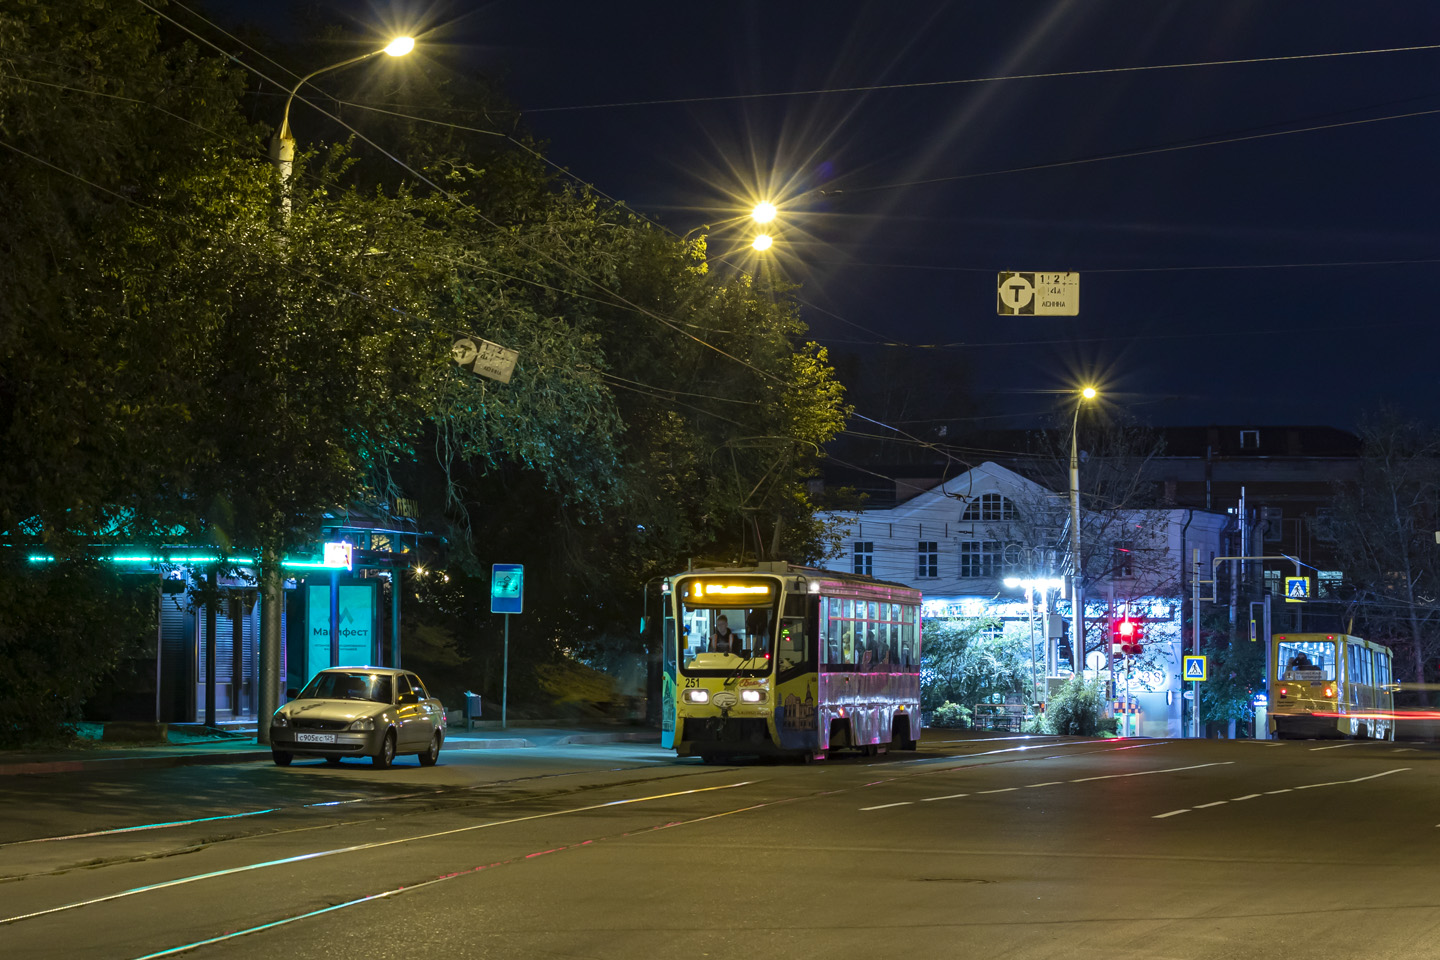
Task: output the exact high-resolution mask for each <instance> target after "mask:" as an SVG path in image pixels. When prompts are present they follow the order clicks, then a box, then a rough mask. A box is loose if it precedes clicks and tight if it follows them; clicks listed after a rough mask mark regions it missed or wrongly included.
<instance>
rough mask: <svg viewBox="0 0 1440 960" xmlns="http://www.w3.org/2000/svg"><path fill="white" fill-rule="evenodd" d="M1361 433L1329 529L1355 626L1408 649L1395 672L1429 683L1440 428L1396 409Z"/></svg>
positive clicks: (1436, 618) (1439, 564)
mask: <svg viewBox="0 0 1440 960" xmlns="http://www.w3.org/2000/svg"><path fill="white" fill-rule="evenodd" d="M1359 433H1360V438H1361V440H1362V442H1363V448H1362V455H1361V461H1360V474H1359V476H1358V478H1357V479H1356V480H1355V481H1354V482H1353V483H1347V484H1340V485H1337V487H1336V490H1335V499H1334V505H1333V507H1332V509H1331V511H1330V513H1329V515H1328V517H1327V518H1326V519H1325V521H1324V533H1325V535H1326V536H1328V537H1331V538H1333V539H1334V541H1335V553H1336V558H1337V560H1338V561H1339V563H1340V565H1341V569H1343V570H1344V571H1345V584H1346V587H1347V588H1348V589H1349V590H1350V597H1349V600H1350V611H1349V612H1350V614H1351V615H1352V616H1353V617H1354V619H1355V622H1357V623H1358V624H1359V625H1360V626H1359V628H1358V629H1357V630H1355V631H1354V632H1358V633H1361V634H1362V635H1363V636H1364V637H1365V638H1366V639H1368V640H1374V641H1377V642H1379V643H1384V644H1387V645H1390V646H1394V647H1396V648H1397V652H1399V651H1403V652H1404V653H1403V654H1402V655H1397V656H1396V658H1395V667H1396V670H1395V672H1396V676H1397V678H1400V679H1405V680H1409V681H1411V682H1415V683H1423V682H1426V681H1427V680H1430V679H1432V678H1433V677H1434V676H1435V670H1434V669H1433V666H1432V668H1431V669H1429V670H1427V665H1433V664H1434V663H1435V662H1436V658H1437V656H1440V603H1437V599H1436V598H1437V597H1440V544H1437V543H1436V540H1435V532H1436V530H1437V529H1440V523H1437V517H1440V433H1437V431H1436V429H1435V428H1434V427H1433V426H1431V425H1429V424H1426V423H1422V422H1420V421H1418V420H1414V419H1412V418H1409V417H1406V416H1404V415H1403V414H1401V413H1400V412H1399V411H1396V410H1393V409H1382V410H1379V411H1377V412H1375V413H1373V414H1371V415H1370V416H1368V417H1367V418H1366V419H1365V420H1364V421H1363V422H1362V423H1361V425H1360V430H1359Z"/></svg>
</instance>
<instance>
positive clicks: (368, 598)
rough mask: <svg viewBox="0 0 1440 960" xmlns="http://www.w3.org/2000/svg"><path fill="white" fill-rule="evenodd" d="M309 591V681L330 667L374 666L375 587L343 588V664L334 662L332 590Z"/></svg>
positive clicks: (311, 586) (354, 586)
mask: <svg viewBox="0 0 1440 960" xmlns="http://www.w3.org/2000/svg"><path fill="white" fill-rule="evenodd" d="M305 592H306V597H305V601H306V617H305V620H306V623H305V626H306V638H305V639H306V644H305V646H306V651H305V652H306V661H305V679H306V680H307V681H308V680H309V679H310V678H311V677H313V676H315V674H316V673H318V672H319V671H321V670H324V669H325V668H326V667H342V666H343V667H350V666H361V665H363V664H368V663H370V661H371V660H372V659H373V657H374V653H373V650H374V644H375V613H376V610H375V588H374V587H373V586H372V585H370V584H341V586H340V662H339V663H331V662H330V588H329V586H317V585H314V584H311V585H309V586H308V588H307V589H306V591H305Z"/></svg>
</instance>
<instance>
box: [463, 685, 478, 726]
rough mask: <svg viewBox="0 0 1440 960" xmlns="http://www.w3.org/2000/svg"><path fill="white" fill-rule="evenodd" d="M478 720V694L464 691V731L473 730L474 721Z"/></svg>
mask: <svg viewBox="0 0 1440 960" xmlns="http://www.w3.org/2000/svg"><path fill="white" fill-rule="evenodd" d="M479 719H480V694H478V693H471V692H470V691H469V690H466V691H465V729H466V730H474V729H475V721H477V720H479Z"/></svg>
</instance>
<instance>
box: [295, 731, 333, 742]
mask: <svg viewBox="0 0 1440 960" xmlns="http://www.w3.org/2000/svg"><path fill="white" fill-rule="evenodd" d="M295 742H296V743H334V742H335V734H333V733H297V734H295Z"/></svg>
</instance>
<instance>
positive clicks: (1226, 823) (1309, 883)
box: [0, 736, 1440, 960]
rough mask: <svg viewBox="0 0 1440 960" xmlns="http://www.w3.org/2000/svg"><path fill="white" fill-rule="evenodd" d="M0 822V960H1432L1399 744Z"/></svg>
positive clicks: (1087, 747)
mask: <svg viewBox="0 0 1440 960" xmlns="http://www.w3.org/2000/svg"><path fill="white" fill-rule="evenodd" d="M0 803H3V805H4V807H3V808H4V810H5V811H6V817H5V818H3V821H0V878H3V879H4V880H5V882H4V884H3V886H0V891H3V894H4V895H3V897H0V905H3V906H0V955H3V956H5V957H25V958H30V957H61V956H63V957H66V958H73V960H84V958H91V957H114V958H140V957H153V956H172V955H175V953H176V952H180V951H187V950H188V953H189V955H191V956H196V957H255V956H262V955H263V956H267V957H301V958H321V957H326V958H328V957H345V958H347V960H348V958H357V960H358V958H368V957H376V958H380V957H385V958H390V957H399V956H402V955H403V956H413V957H422V956H438V957H456V958H460V957H464V958H492V957H493V958H508V957H576V958H600V957H605V958H610V957H614V958H627V960H629V958H638V957H652V956H685V957H689V956H695V957H722V958H723V957H755V958H770V957H775V958H782V957H783V958H796V957H826V958H835V957H845V958H851V957H862V958H863V957H899V956H936V957H983V958H986V960H994V958H1026V960H1028V958H1039V957H1044V958H1049V957H1064V958H1066V960H1083V958H1091V957H1095V958H1100V957H1103V958H1105V960H1117V958H1130V957H1134V958H1142V957H1143V958H1145V960H1159V958H1172V957H1173V958H1186V960H1197V958H1232V957H1233V958H1239V957H1247V958H1248V957H1256V956H1270V955H1277V956H1295V955H1314V956H1324V957H1335V958H1406V960H1411V958H1417V957H1434V956H1440V904H1437V899H1440V898H1437V894H1436V892H1435V881H1436V879H1437V877H1440V867H1437V856H1436V853H1437V844H1440V836H1437V834H1440V752H1437V751H1435V750H1434V749H1431V748H1426V747H1415V746H1410V745H1404V744H1401V745H1396V744H1378V743H1360V744H1351V743H1324V742H1312V741H1289V742H1264V741H1262V742H1258V743H1256V742H1245V741H1241V742H1227V741H1164V740H1129V741H1114V740H1111V741H1085V740H1075V739H1058V738H992V739H983V740H981V739H953V738H951V739H945V738H940V737H938V736H937V737H935V738H932V739H929V740H927V741H925V742H924V743H923V744H922V749H921V750H920V751H919V752H917V753H913V754H910V753H899V754H892V755H890V756H887V757H880V758H874V759H861V758H854V759H841V760H831V761H826V762H824V763H820V764H816V765H812V766H785V765H765V764H755V765H731V766H710V767H707V766H703V765H701V764H699V763H697V762H695V761H691V760H685V761H680V760H676V759H675V758H674V757H673V756H670V755H667V754H666V753H665V752H664V751H661V750H660V749H659V748H658V747H654V746H648V745H633V744H616V745H594V746H579V747H576V746H572V747H559V748H550V749H545V750H533V749H532V750H513V751H512V750H489V751H475V752H473V753H469V754H466V753H458V752H457V753H453V754H449V755H445V756H442V760H441V765H440V766H438V767H435V768H433V769H421V768H419V767H417V766H415V765H414V761H413V760H406V761H402V763H401V764H400V765H399V766H397V767H396V768H395V769H392V770H389V771H376V770H373V769H371V768H370V767H369V766H368V765H365V764H359V763H357V764H348V763H347V764H346V765H344V766H342V767H339V768H331V767H327V766H326V765H324V764H323V763H320V762H308V763H302V762H297V763H296V765H295V766H293V767H290V768H288V769H281V768H277V767H274V766H270V765H268V764H264V763H256V764H240V765H236V766H228V767H205V768H180V769H171V770H153V771H132V772H128V773H124V772H116V773H113V774H109V775H106V776H87V777H84V778H80V777H75V776H71V775H54V776H34V777H10V778H6V782H3V783H0ZM202 818H207V819H202ZM217 818H225V819H217ZM177 821H178V822H177ZM137 828H138V829H137Z"/></svg>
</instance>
